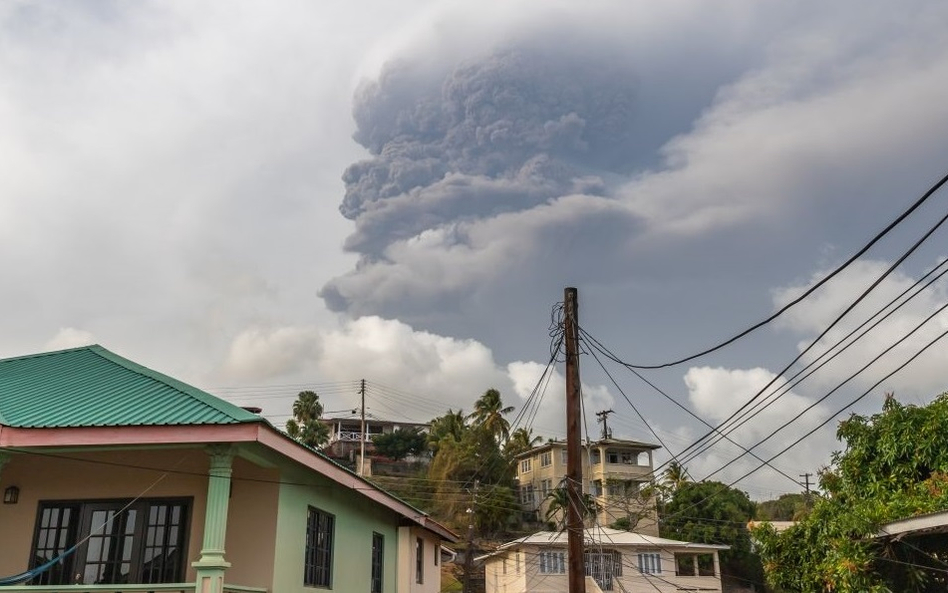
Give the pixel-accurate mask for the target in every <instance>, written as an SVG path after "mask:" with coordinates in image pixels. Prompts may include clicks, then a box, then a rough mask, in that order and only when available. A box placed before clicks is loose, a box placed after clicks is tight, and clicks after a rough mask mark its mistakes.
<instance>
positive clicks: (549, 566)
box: [540, 552, 566, 574]
mask: <svg viewBox="0 0 948 593" xmlns="http://www.w3.org/2000/svg"><path fill="white" fill-rule="evenodd" d="M540 572H541V573H542V574H566V553H565V552H540Z"/></svg>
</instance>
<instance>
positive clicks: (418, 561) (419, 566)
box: [415, 537, 425, 584]
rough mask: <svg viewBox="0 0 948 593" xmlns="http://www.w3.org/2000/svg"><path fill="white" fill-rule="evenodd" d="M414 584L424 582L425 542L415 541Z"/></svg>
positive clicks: (421, 540)
mask: <svg viewBox="0 0 948 593" xmlns="http://www.w3.org/2000/svg"><path fill="white" fill-rule="evenodd" d="M415 582H416V583H419V584H420V583H424V582H425V540H423V539H421V538H420V537H419V538H418V539H416V540H415Z"/></svg>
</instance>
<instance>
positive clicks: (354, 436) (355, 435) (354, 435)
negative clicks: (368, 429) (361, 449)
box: [334, 430, 374, 443]
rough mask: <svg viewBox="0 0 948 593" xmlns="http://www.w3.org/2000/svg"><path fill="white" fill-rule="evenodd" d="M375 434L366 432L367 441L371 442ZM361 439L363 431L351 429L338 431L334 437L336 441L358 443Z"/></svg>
mask: <svg viewBox="0 0 948 593" xmlns="http://www.w3.org/2000/svg"><path fill="white" fill-rule="evenodd" d="M373 436H374V435H373V434H372V433H366V435H365V442H367V443H369V442H371V441H372V437H373ZM361 439H362V433H361V432H359V431H351V430H340V431H339V432H337V433H336V435H335V437H334V440H335V441H355V442H357V443H358V442H359V440H361Z"/></svg>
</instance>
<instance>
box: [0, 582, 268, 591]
mask: <svg viewBox="0 0 948 593" xmlns="http://www.w3.org/2000/svg"><path fill="white" fill-rule="evenodd" d="M194 588H195V584H194V583H163V584H160V585H159V584H152V585H15V586H10V587H0V593H194ZM224 593H267V589H261V588H260V587H244V586H242V585H227V584H225V585H224Z"/></svg>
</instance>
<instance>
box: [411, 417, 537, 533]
mask: <svg viewBox="0 0 948 593" xmlns="http://www.w3.org/2000/svg"><path fill="white" fill-rule="evenodd" d="M428 480H429V481H431V482H434V483H435V484H436V491H435V501H436V502H435V504H436V507H437V511H436V512H437V515H438V517H439V518H440V519H442V520H443V521H445V522H447V523H448V524H450V525H452V526H455V527H457V528H464V527H466V526H467V524H468V516H467V509H469V508H471V507H472V504H474V497H475V485H477V486H476V490H477V495H476V496H477V498H478V500H480V499H481V498H482V496H489V497H490V498H491V499H493V500H500V497H501V494H499V491H495V490H494V487H497V488H498V489H499V488H504V489H506V490H507V491H508V493H509V495H510V499H511V500H514V490H513V487H512V482H513V472H512V470H511V466H510V464H509V463H508V462H507V459H506V458H505V457H504V455H503V453H502V452H501V450H500V446H499V444H498V443H497V440H496V439H495V438H494V436H493V435H492V434H490V433H489V432H487V431H486V430H479V429H474V428H469V429H467V430H465V431H464V432H463V434H462V436H461V438H460V439H459V440H456V439H455V438H454V437H453V436H446V437H444V438H442V439H441V440H440V441H439V447H438V452H437V453H436V454H435V456H434V458H432V460H431V465H429V466H428ZM482 493H484V494H482ZM473 508H474V513H475V517H474V519H475V524H476V525H479V526H483V527H485V528H488V529H500V527H501V526H505V525H506V524H507V522H508V520H509V519H510V518H511V517H512V516H513V515H514V514H516V513H517V511H518V510H519V507H518V505H516V504H506V503H503V504H497V505H494V504H486V503H484V504H481V503H477V504H474V506H473Z"/></svg>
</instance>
